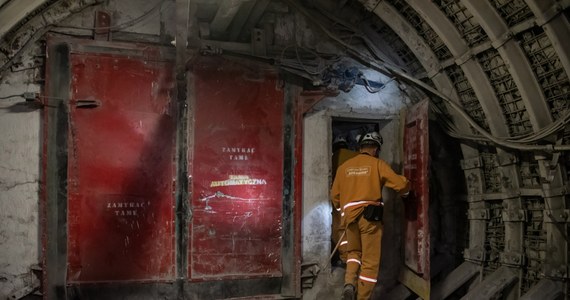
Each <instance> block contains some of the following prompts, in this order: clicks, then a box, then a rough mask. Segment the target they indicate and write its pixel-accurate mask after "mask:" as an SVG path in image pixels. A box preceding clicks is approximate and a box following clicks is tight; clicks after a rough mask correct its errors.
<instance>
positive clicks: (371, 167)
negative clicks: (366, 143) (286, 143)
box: [331, 154, 409, 225]
mask: <svg viewBox="0 0 570 300" xmlns="http://www.w3.org/2000/svg"><path fill="white" fill-rule="evenodd" d="M384 186H386V187H388V188H391V189H393V190H395V191H396V192H399V193H400V194H404V193H407V192H408V191H409V183H408V180H407V179H406V178H405V177H404V176H401V175H398V174H396V173H395V172H394V170H392V168H391V167H390V166H389V165H388V164H387V163H386V162H385V161H383V160H381V159H378V158H375V157H373V156H370V155H367V154H359V155H357V156H356V157H353V158H351V159H349V160H347V161H346V162H345V163H344V164H342V165H341V166H339V168H338V170H337V173H336V176H335V180H334V182H333V186H332V189H331V199H332V202H333V205H334V207H335V208H336V209H339V208H340V209H341V211H342V213H343V215H344V218H343V221H344V222H342V223H343V224H344V225H346V224H350V223H352V222H353V221H354V220H355V219H356V218H357V217H358V216H359V215H360V214H361V213H362V210H364V207H365V206H368V205H370V204H373V205H380V204H381V201H382V187H384Z"/></svg>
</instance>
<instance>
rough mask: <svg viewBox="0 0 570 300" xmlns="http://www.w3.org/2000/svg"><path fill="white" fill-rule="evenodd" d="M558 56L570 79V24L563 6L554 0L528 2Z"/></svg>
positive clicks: (528, 0) (532, 0)
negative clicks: (563, 11)
mask: <svg viewBox="0 0 570 300" xmlns="http://www.w3.org/2000/svg"><path fill="white" fill-rule="evenodd" d="M526 2H527V4H528V6H529V7H530V9H531V10H532V12H533V13H534V15H535V16H536V23H537V24H538V25H540V26H542V28H543V29H544V31H545V32H546V35H547V36H548V38H549V39H550V41H551V42H552V47H554V50H555V51H556V54H558V58H559V59H560V63H562V66H563V67H564V70H565V71H566V75H567V76H568V77H569V78H570V39H569V38H568V37H569V36H570V22H568V18H567V17H566V16H565V15H564V14H563V13H562V9H563V8H564V7H563V6H560V5H559V4H558V3H557V2H556V1H552V0H526Z"/></svg>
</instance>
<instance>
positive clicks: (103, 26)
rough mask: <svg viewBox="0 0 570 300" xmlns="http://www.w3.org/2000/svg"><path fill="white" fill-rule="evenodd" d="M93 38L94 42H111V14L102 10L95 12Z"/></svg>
mask: <svg viewBox="0 0 570 300" xmlns="http://www.w3.org/2000/svg"><path fill="white" fill-rule="evenodd" d="M93 38H94V39H96V40H102V41H109V40H111V14H110V13H109V12H107V11H104V10H98V11H96V12H95V30H94V31H93Z"/></svg>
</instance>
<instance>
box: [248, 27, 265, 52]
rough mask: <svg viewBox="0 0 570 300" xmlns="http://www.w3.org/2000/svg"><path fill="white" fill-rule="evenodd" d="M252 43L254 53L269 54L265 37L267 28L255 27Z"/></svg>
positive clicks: (252, 33)
mask: <svg viewBox="0 0 570 300" xmlns="http://www.w3.org/2000/svg"><path fill="white" fill-rule="evenodd" d="M251 45H252V48H253V54H254V55H259V56H267V41H266V38H265V30H263V29H258V28H254V29H253V30H252V32H251Z"/></svg>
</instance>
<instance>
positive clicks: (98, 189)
mask: <svg viewBox="0 0 570 300" xmlns="http://www.w3.org/2000/svg"><path fill="white" fill-rule="evenodd" d="M135 50H137V51H139V50H140V51H142V49H135ZM145 51H150V52H149V55H151V56H152V49H149V48H146V49H145ZM71 68H72V82H71V97H72V101H71V103H70V120H69V121H70V124H69V125H70V130H69V136H70V138H69V145H68V147H69V164H68V174H69V175H68V177H69V179H68V270H67V279H68V282H70V283H77V282H93V281H122V280H129V281H132V280H172V279H173V278H174V232H173V228H174V227H173V221H174V215H173V196H172V188H173V184H172V177H173V172H174V170H173V153H174V152H173V151H174V144H173V142H174V134H173V133H174V129H175V126H174V120H173V118H172V116H171V113H170V91H171V89H172V88H173V78H172V65H171V64H170V63H167V62H160V61H157V58H152V59H150V60H145V59H143V58H141V57H138V58H137V57H128V56H123V55H118V54H99V55H97V54H88V53H72V55H71ZM77 100H95V101H97V102H99V103H100V105H99V106H98V107H91V108H84V107H83V108H82V107H81V106H77V105H76V104H75V102H76V101H77Z"/></svg>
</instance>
